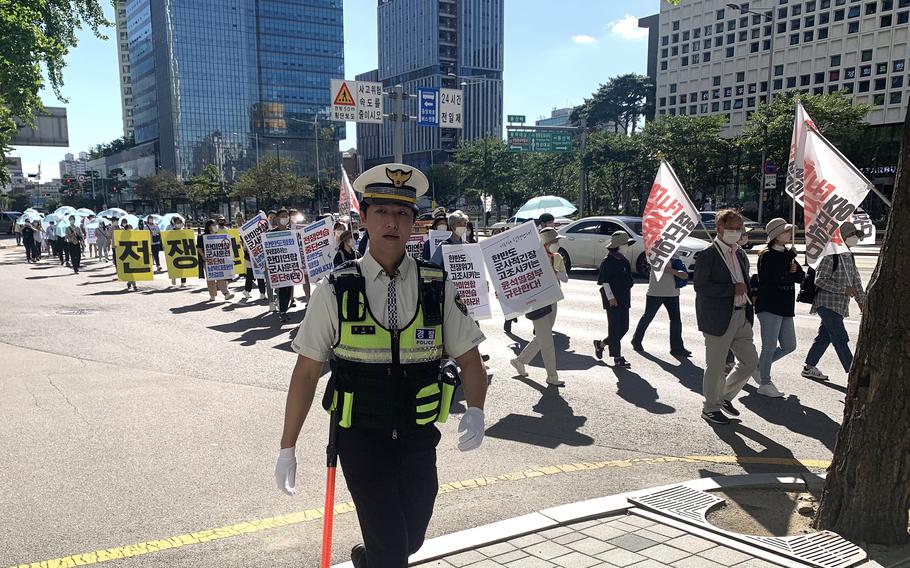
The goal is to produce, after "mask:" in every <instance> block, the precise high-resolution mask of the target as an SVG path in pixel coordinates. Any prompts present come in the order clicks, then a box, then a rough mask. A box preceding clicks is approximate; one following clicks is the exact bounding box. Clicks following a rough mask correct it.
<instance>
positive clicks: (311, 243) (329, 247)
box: [294, 218, 338, 282]
mask: <svg viewBox="0 0 910 568" xmlns="http://www.w3.org/2000/svg"><path fill="white" fill-rule="evenodd" d="M332 225H334V223H333V224H332ZM294 231H295V232H296V233H297V240H298V245H299V246H300V248H301V250H302V251H303V255H304V256H303V259H304V265H305V266H306V272H307V274H308V275H309V276H310V282H318V281H319V280H320V279H322V278H324V277H326V276H328V274H329V273H330V272H331V271H332V269H333V268H334V267H335V252H337V250H338V243H337V242H336V241H335V235H334V234H333V232H332V226H330V225H329V219H328V218H325V219H322V220H320V221H316V222H315V223H310V224H309V225H306V226H305V227H297V228H295V229H294Z"/></svg>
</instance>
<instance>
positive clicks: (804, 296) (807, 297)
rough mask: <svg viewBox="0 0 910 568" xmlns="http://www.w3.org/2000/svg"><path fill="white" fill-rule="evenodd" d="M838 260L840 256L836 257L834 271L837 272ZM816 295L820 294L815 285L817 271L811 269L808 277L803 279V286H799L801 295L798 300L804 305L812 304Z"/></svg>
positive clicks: (797, 297)
mask: <svg viewBox="0 0 910 568" xmlns="http://www.w3.org/2000/svg"><path fill="white" fill-rule="evenodd" d="M838 260H839V259H838V255H834V268H833V269H832V270H837V264H838ZM816 294H818V287H817V286H816V285H815V269H814V268H810V269H809V270H807V271H806V277H805V278H804V279H803V282H802V284H800V285H799V294H797V296H796V299H797V301H799V302H801V303H803V304H812V303H814V302H815V296H816Z"/></svg>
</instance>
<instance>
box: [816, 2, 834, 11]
mask: <svg viewBox="0 0 910 568" xmlns="http://www.w3.org/2000/svg"><path fill="white" fill-rule="evenodd" d="M818 7H819V8H820V9H821V10H827V9H828V8H830V7H831V0H822V1H821V2H820V3H819V5H818Z"/></svg>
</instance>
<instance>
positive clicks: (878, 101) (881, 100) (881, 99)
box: [872, 94, 885, 106]
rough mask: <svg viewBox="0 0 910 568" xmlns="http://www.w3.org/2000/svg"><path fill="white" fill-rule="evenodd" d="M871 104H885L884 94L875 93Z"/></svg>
mask: <svg viewBox="0 0 910 568" xmlns="http://www.w3.org/2000/svg"><path fill="white" fill-rule="evenodd" d="M872 104H873V105H875V106H882V105H883V104H885V95H884V94H881V95H875V96H874V97H872Z"/></svg>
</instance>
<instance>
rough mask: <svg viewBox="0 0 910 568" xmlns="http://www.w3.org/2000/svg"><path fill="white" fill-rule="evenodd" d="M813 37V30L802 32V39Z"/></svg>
mask: <svg viewBox="0 0 910 568" xmlns="http://www.w3.org/2000/svg"><path fill="white" fill-rule="evenodd" d="M814 37H815V32H813V31H812V30H809V31H807V32H803V41H812V39H813V38H814Z"/></svg>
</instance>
